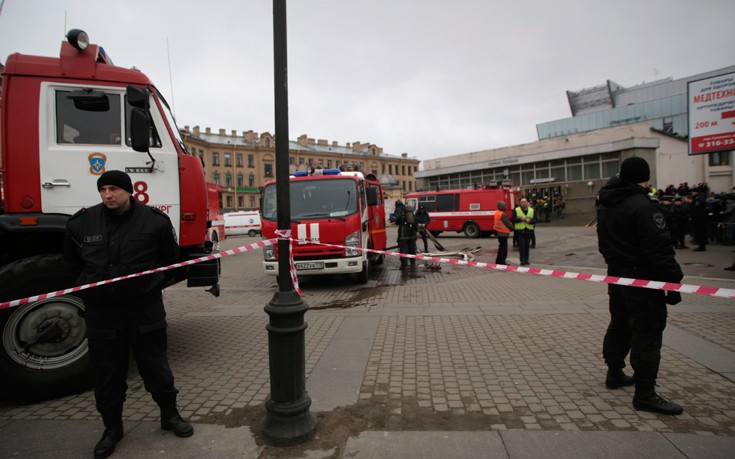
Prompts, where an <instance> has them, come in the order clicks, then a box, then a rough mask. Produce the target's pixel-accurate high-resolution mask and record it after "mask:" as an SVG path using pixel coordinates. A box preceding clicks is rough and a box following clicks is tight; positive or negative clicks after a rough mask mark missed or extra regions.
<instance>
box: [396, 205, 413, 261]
mask: <svg viewBox="0 0 735 459" xmlns="http://www.w3.org/2000/svg"><path fill="white" fill-rule="evenodd" d="M407 212H411V211H410V210H408V209H406V206H405V205H404V204H403V203H400V204H399V203H396V210H395V212H394V214H395V219H396V225H398V251H399V252H400V253H407V254H411V255H416V239H418V225H417V224H416V222H415V221H414V222H413V223H411V222H409V221H408V219H407V218H406V213H407ZM414 217H415V216H414ZM410 260H411V266H412V267H413V266H416V259H415V258H411V259H410ZM408 261H409V259H408V258H404V257H401V269H402V270H403V269H406V268H407V267H408Z"/></svg>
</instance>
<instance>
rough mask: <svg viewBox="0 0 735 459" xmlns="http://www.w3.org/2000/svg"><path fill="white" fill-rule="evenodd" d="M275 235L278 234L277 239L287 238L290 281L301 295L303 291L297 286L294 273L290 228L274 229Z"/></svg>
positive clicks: (297, 280)
mask: <svg viewBox="0 0 735 459" xmlns="http://www.w3.org/2000/svg"><path fill="white" fill-rule="evenodd" d="M276 236H278V240H282V239H288V241H289V242H288V266H289V271H290V273H291V282H292V283H293V288H294V290H296V293H298V294H299V296H303V292H302V291H301V289H300V288H299V278H298V276H297V273H296V263H295V262H294V260H293V241H294V239H291V230H290V229H288V230H276Z"/></svg>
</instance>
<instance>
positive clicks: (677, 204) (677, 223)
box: [671, 196, 689, 249]
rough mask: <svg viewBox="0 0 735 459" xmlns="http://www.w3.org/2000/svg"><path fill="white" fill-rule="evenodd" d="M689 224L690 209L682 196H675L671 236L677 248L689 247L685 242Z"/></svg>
mask: <svg viewBox="0 0 735 459" xmlns="http://www.w3.org/2000/svg"><path fill="white" fill-rule="evenodd" d="M688 224H689V209H688V207H687V206H686V204H685V203H684V199H683V198H682V197H681V196H677V197H675V198H674V205H673V206H672V207H671V238H672V239H673V241H674V248H675V249H688V248H689V247H688V246H687V245H686V243H685V239H686V230H687V225H688Z"/></svg>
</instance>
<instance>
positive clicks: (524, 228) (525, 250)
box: [510, 198, 538, 266]
mask: <svg viewBox="0 0 735 459" xmlns="http://www.w3.org/2000/svg"><path fill="white" fill-rule="evenodd" d="M510 221H511V222H513V223H514V225H515V226H514V231H515V233H514V234H515V235H516V236H517V237H518V255H519V256H520V258H521V266H525V265H528V264H529V263H528V256H529V252H530V250H529V249H530V247H531V239H532V238H533V236H534V233H533V229H534V227H535V225H536V223H538V218H537V217H536V214H535V213H534V211H533V207H531V206H529V205H528V199H526V198H521V201H520V205H519V206H518V207H516V208H515V209H514V210H513V215H512V216H511V218H510Z"/></svg>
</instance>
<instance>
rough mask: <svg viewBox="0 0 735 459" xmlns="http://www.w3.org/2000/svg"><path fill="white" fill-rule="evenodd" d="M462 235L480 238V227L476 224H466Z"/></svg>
mask: <svg viewBox="0 0 735 459" xmlns="http://www.w3.org/2000/svg"><path fill="white" fill-rule="evenodd" d="M464 235H465V236H467V237H472V238H475V237H480V227H479V226H477V223H472V222H470V223H467V224H466V225H464Z"/></svg>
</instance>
